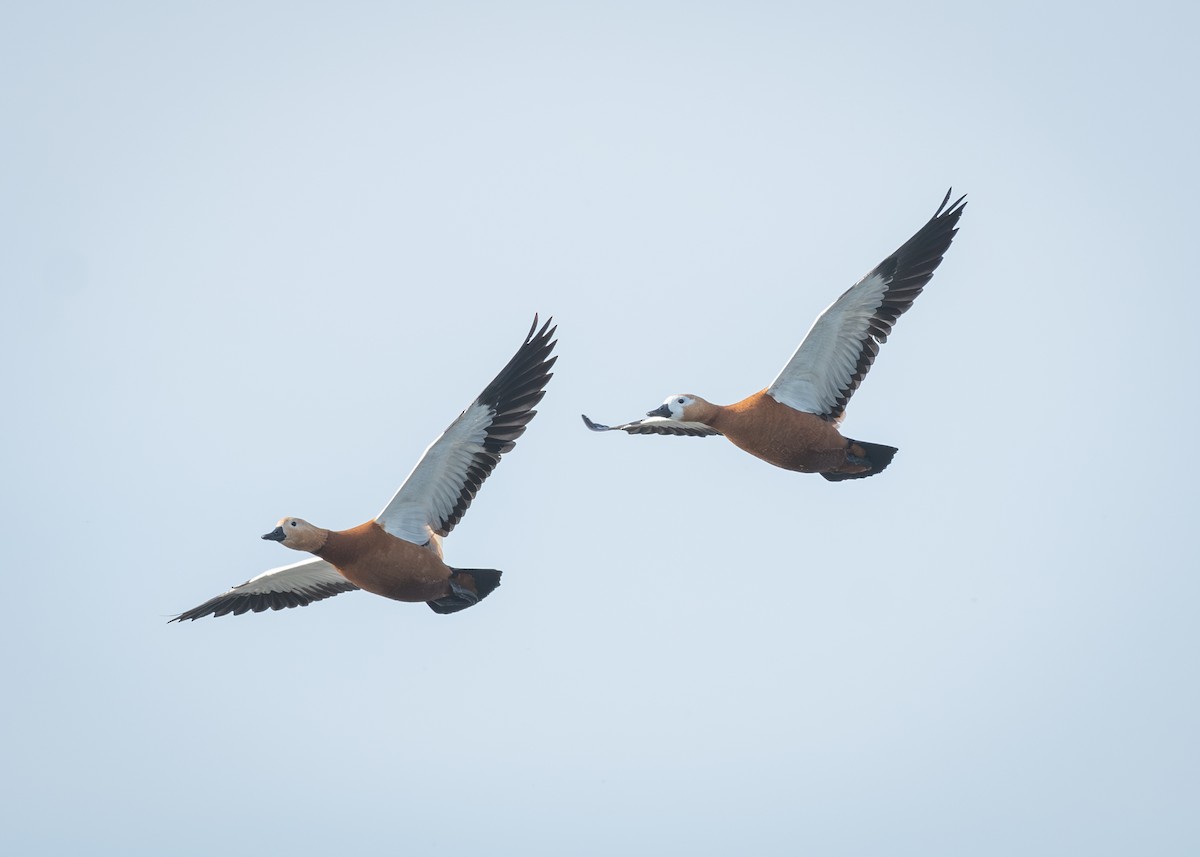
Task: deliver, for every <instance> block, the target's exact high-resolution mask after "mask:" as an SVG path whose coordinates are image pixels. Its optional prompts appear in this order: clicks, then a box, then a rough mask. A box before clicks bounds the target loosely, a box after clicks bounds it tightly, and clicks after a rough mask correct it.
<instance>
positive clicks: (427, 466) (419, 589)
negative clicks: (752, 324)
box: [170, 315, 558, 622]
mask: <svg viewBox="0 0 1200 857" xmlns="http://www.w3.org/2000/svg"><path fill="white" fill-rule="evenodd" d="M555 330H557V328H553V327H551V326H550V320H547V321H546V323H545V324H544V325H543V326H542V328H541V329H540V330H538V319H537V316H536V315H535V316H534V317H533V326H532V327H530V329H529V333H528V335H526V337H525V342H524V343H523V344H522V345H521V347H520V348H519V349H518V350H517V353H516V354H515V355H514V356H513V358H512V360H510V361H509V362H508V365H506V366H505V367H504V368H503V369H501V370H500V374H498V375H497V376H496V377H495V378H494V379H493V380H492V382H491V383H490V384H488V385H487V387H486V388H485V389H484V391H483V392H482V393H480V394H479V396H478V397H477V398H476V399H475V401H473V402H472V403H471V404H470V405H469V406H467V409H466V410H465V411H463V412H462V413H461V414H460V415H459V416H458V418H457V419H456V420H454V422H452V423H451V424H450V427H449V428H447V429H446V430H445V431H444V432H442V435H441V437H439V438H438V439H437V440H435V441H434V442H433V443H432V444H430V446H429V448H428V449H426V450H425V454H424V455H423V456H421V460H420V461H418V462H417V466H416V467H414V468H413V471H412V473H410V474H409V475H408V478H407V479H406V480H404V484H403V485H401V486H400V488H399V490H398V491H396V495H395V496H394V497H393V498H392V499H391V502H389V503H388V504H387V506H386V507H385V508H384V510H383V511H382V512H380V513H379V515H378V517H376V518H374V519H373V520H370V521H367V522H366V523H365V524H361V525H359V526H357V527H353V528H351V529H348V530H326V529H323V528H321V527H318V526H315V525H313V524H310V523H308V522H307V521H305V520H303V519H301V518H283V519H282V520H281V521H279V524H278V525H277V526H276V527H275V529H273V530H272V531H271V532H269V533H267V534H266V535H265V536H263V538H264V539H269V540H271V541H276V542H279V543H280V544H281V545H283V546H284V547H288V548H292V549H294V550H298V551H302V552H308V553H311V554H313V555H314V556H313V557H311V558H309V559H305V560H301V561H300V562H297V563H293V564H291V565H285V566H281V567H279V568H273V569H271V570H270V571H266V572H264V573H262V574H260V575H259V576H258V577H255V578H252V579H251V580H248V581H246V582H245V583H243V584H241V585H240V586H235V587H233V588H232V589H230V590H228V591H227V592H224V593H222V594H220V595H218V596H216V597H215V598H210V599H209V600H208V601H205V602H204V603H203V604H201V605H200V606H198V607H193V608H192V609H191V610H187V611H185V612H183V613H180V614H179V615H178V616H176V617H175V618H174V619H171V620H170V621H172V622H179V621H182V620H184V619H192V620H195V619H199V618H201V617H203V616H224V615H226V614H228V613H233V614H234V615H240V614H242V613H246V612H248V611H253V612H255V613H261V612H262V611H264V610H267V609H270V610H282V609H284V608H286V607H303V606H305V605H308V604H311V603H312V602H314V601H320V600H321V599H323V598H329V597H330V596H333V595H337V594H338V593H340V592H349V591H350V590H353V589H365V590H366V591H367V592H371V593H374V594H375V595H382V596H384V597H386V598H394V599H396V600H397V601H414V602H415V601H424V602H425V603H427V604H428V605H429V606H430V607H431V608H432V609H433V610H434V612H436V613H455V612H457V611H459V610H464V609H466V608H467V607H471V606H472V605H474V604H477V603H479V601H480V600H481V599H483V598H485V597H487V595H488V594H489V593H491V591H492V590H493V589H495V588H496V587H497V586H499V585H500V574H501V572H499V571H498V570H496V569H494V568H452V567H450V566H449V565H446V563H445V562H444V561H443V560H442V539H443V538H444V537H445V536H447V535H449V534H450V531H451V530H453V529H454V525H455V524H457V523H458V522H459V521H460V520H461V519H462V516H463V514H464V513H465V512H466V511H467V508H468V507H469V506H470V505H471V501H472V500H473V499H475V494H476V492H477V491H479V486H480V485H482V484H483V481H484V480H485V479H486V478H487V477H488V475H489V474H491V472H492V470H493V469H494V468H495V466H496V464H497V463H498V462H499V461H500V456H501V455H502V454H504V453H506V452H508V451H510V450H511V449H512V448H513V447H514V446H515V445H516V441H517V438H519V437H520V436H521V435H522V434H524V433H525V427H526V426H527V425H528V423H529V421H530V420H531V419H533V416H534V414H536V413H537V411H535V410H533V407H534V405H536V404H537V403H538V402H539V401H541V399H542V396H544V395H545V394H546V393H545V387H546V384H547V382H549V380H550V378H551V377H552V373H551V372H550V368H551V367H552V366H553V365H554V362H555V361H556V360H557V359H558V358H557V357H551V356H550V352H551V351H552V350H553V349H554V346H555V345H556V344H557V342H556V341H555V340H552V339H551V337H553V336H554V332H555ZM535 331H536V332H535Z"/></svg>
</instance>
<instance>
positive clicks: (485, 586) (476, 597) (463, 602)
mask: <svg viewBox="0 0 1200 857" xmlns="http://www.w3.org/2000/svg"><path fill="white" fill-rule="evenodd" d="M503 573H504V572H502V571H497V570H496V569H494V568H456V569H454V571H453V573H452V574H451V575H450V594H449V595H447V596H445V597H444V598H439V599H437V600H436V601H426V602H425V603H426V604H428V605H429V609H431V610H432V611H433V612H434V613H457V612H458V611H459V610H466V609H467V608H468V607H472V606H474V605H476V604H478V603H479V602H480V601H482V600H483V599H484V598H487V597H488V596H489V595H490V594H491V593H492V590H493V589H495V588H496V587H497V586H499V585H500V575H501V574H503Z"/></svg>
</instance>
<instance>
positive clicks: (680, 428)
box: [580, 414, 720, 437]
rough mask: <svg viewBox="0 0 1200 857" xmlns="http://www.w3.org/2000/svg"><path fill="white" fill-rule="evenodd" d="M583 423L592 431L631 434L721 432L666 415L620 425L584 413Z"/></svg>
mask: <svg viewBox="0 0 1200 857" xmlns="http://www.w3.org/2000/svg"><path fill="white" fill-rule="evenodd" d="M580 416H581V417H583V424H584V425H585V426H587V427H588V428H590V429H591V430H592V431H624V432H628V433H629V434H674V435H685V436H687V437H708V436H709V435H713V434H720V432H719V431H717V430H716V429H715V428H710V427H709V426H706V425H705V424H704V423H685V422H681V421H680V420H670V419H667V418H666V417H649V418H647V419H644V420H634V421H633V422H631V423H622V424H621V425H619V426H606V425H601V424H600V423H597V422H592V420H590V419H588V418H587V416H585V415H584V414H580Z"/></svg>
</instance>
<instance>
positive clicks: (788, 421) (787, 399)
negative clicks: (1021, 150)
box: [580, 189, 966, 482]
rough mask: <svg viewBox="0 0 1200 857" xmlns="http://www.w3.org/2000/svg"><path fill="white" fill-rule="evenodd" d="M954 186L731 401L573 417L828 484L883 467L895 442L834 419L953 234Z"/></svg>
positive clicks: (676, 397) (677, 396)
mask: <svg viewBox="0 0 1200 857" xmlns="http://www.w3.org/2000/svg"><path fill="white" fill-rule="evenodd" d="M952 191H953V189H951V190H949V191H947V192H946V196H945V198H944V199H943V200H942V203H941V205H939V206H938V208H937V210H936V211H935V212H934V214H933V217H931V218H930V219H929V221H928V222H927V223H926V224H925V225H924V226H922V227H921V228H920V229H918V230H917V232H916V233H915V234H914V235H913V236H912V237H911V238H909V239H908V240H907V241H905V242H904V243H903V244H902V245H900V248H899V249H897V250H896V252H894V253H892V254H891V255H890V256H888V257H887V258H886V259H884V260H883V261H882V262H880V263H879V264H878V265H876V266H875V267H874V268H873V269H872V270H871V271H870V273H868V274H867V275H866V276H865V277H863V278H862V279H861V280H859V281H858V282H857V283H856V284H855V285H853V286H851V287H850V288H849V289H847V290H846V291H845V292H843V293H842V295H841V296H840V297H839V298H838V299H837V300H836V301H834V302H833V303H832V304H831V305H830V306H829V307H828V308H827V309H826V310H825V311H824V312H822V313H821V314H820V316H818V317H817V320H816V322H814V323H813V326H812V327H811V328H810V329H809V331H808V334H807V335H806V336H805V337H804V340H803V341H802V342H801V343H800V346H799V347H798V348H797V349H796V351H795V353H794V354H793V355H792V357H791V359H790V360H789V361H788V362H787V364H786V365H785V366H784V367H783V369H782V370H781V371H780V373H779V374H778V376H776V378H775V380H774V381H772V382H771V383H770V385H769V386H767V387H766V388H764V389H762V390H759V391H758V392H756V393H753V394H752V395H750V396H748V397H746V398H745V399H742V400H741V401H739V402H735V403H734V404H731V405H717V404H713V403H712V402H710V401H708V400H706V399H704V398H701V397H700V396H697V395H695V394H693V393H674V394H672V395H670V396H668V397H667V398H666V400H665V401H663V403H662V404H661V405H659V406H658V407H656V408H654V409H653V410H651V411H648V412H647V413H646V419H641V420H635V421H633V422H628V423H623V424H621V425H611V426H610V425H604V424H602V423H598V422H595V421H593V420H591V419H589V418H588V416H587V415H586V414H581V415H580V416H582V417H583V423H584V425H585V426H587V427H588V428H589V429H591V430H592V431H596V432H608V431H623V432H626V433H627V434H661V435H675V436H686V437H710V436H713V435H723V436H724V437H725V438H726V439H728V440H729V441H730V442H731V443H733V444H734V445H735V446H737V447H738V448H740V449H742V450H744V451H745V452H748V453H750V454H751V455H753V456H755V457H756V458H759V459H761V460H763V461H766V462H768V463H770V464H773V465H775V466H776V467H781V468H783V469H784V470H791V471H795V472H798V473H819V474H821V476H822V477H824V478H825V479H827V480H828V481H830V482H841V481H844V480H848V479H864V478H866V477H869V476H874V475H876V474H878V473H882V472H883V471H884V470H885V469H886V468H887V466H888V465H889V464H890V463H891V462H892V459H893V457H894V456H895V455H896V452H897V451H898V450H897V448H896V447H894V446H887V445H885V444H880V443H868V442H865V441H861V440H854V439H852V438H848V437H846V436H844V435H843V434H842V433H841V431H840V430H839V426H840V424H841V422H842V419H843V417H844V415H845V411H846V404H847V403H848V402H849V401H850V397H851V396H853V395H854V391H855V390H857V389H858V387H859V385H860V384H861V383H862V380H863V378H865V377H866V375H867V372H868V371H869V370H870V368H871V366H872V365H873V364H874V362H875V357H876V356H877V355H878V353H879V346H880V345H882V344H883V343H884V342H886V341H887V338H888V336H889V335H890V334H891V333H892V327H893V325H895V323H896V320H897V319H898V318H899V317H900V316H901V315H903V314H904V313H905V312H907V311H908V309H909V307H911V306H912V304H913V301H914V300H916V298H917V296H918V295H920V294H921V291H922V290H923V289H924V288H925V286H926V284H927V283H928V282H929V281H930V279H931V278H932V277H933V272H934V271H935V270H936V269H937V267H938V266H939V265H941V263H942V258H943V256H944V255H945V254H946V251H947V250H948V249H949V248H950V243H951V242H952V241H953V240H954V236H955V235H956V234H957V233H958V221H959V218H960V217H962V213H963V209H964V208H965V207H966V201H965V200H966V196H965V195H964V196H960V197H959V198H958V199H957V200H955V202H953V203H951V204H949V205H948V203H950V196H951V193H952Z"/></svg>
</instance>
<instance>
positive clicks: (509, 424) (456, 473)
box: [376, 315, 558, 545]
mask: <svg viewBox="0 0 1200 857" xmlns="http://www.w3.org/2000/svg"><path fill="white" fill-rule="evenodd" d="M550 322H551V319H547V320H546V323H545V324H544V325H542V329H541V330H538V331H537V333H536V334H535V333H534V331H535V330H536V329H537V316H536V315H535V316H534V317H533V326H532V327H530V328H529V333H528V334H527V335H526V337H525V342H524V344H523V345H522V346H521V347H520V348H519V349H517V353H516V354H515V355H513V358H512V360H510V361H508V365H507V366H505V367H504V368H503V369H501V370H500V374H499V375H497V376H496V377H495V379H493V380H492V383H490V384H488V385H487V387H486V388H485V389H484V391H483V392H482V393H480V394H479V396H478V398H476V399H475V401H474V402H472V403H471V404H470V405H469V406H468V407H467V409H466V410H465V411H463V412H462V413H461V414H460V415H459V417H458V419H456V420H455V421H454V422H452V423H451V424H450V427H449V428H448V429H446V430H445V431H444V432H442V436H441V437H439V438H438V439H437V440H435V441H434V442H433V443H432V444H430V445H429V448H428V449H426V450H425V454H424V455H423V456H421V460H420V461H418V462H417V466H416V467H414V468H413V471H412V473H410V474H409V475H408V478H407V479H405V480H404V484H403V485H401V486H400V489H399V490H398V491H397V492H396V495H395V496H394V497H392V500H391V502H390V503H388V504H387V507H386V508H384V510H383V511H382V512H380V513H379V516H378V517H377V518H376V520H377V521H378V522H379V525H380V526H382V527H383V528H384V529H385V530H387V531H388V532H389V533H391V534H392V535H393V536H396V537H397V538H401V539H405V540H407V541H410V542H412V543H413V544H418V545H422V544H425V543H426V542H428V541H429V539H430V536H431V534H436V535H439V536H446V535H449V533H450V531H451V530H452V529H454V525H455V524H457V523H458V522H459V520H460V519H461V518H462V516H463V513H465V512H466V511H467V508H468V507H469V506H470V505H471V501H472V500H474V499H475V493H476V492H477V491H478V490H479V486H480V485H482V484H483V480H484V479H487V477H488V475H489V474H490V473H491V472H492V469H493V468H495V466H496V464H497V462H499V461H500V456H501V455H502V454H503V453H505V452H508V451H509V450H510V449H512V448H513V447H514V446H515V445H516V441H517V438H519V437H520V436H521V435H522V434H524V433H525V426H526V424H527V423H528V422H529V421H530V420H531V419H533V415H534V414H536V413H537V411H535V410H533V406H534V405H536V404H537V403H538V402H540V401H541V400H542V396H544V395H546V392H545V390H544V389H543V388H544V387H545V386H546V383H547V382H548V381H549V380H550V378H551V377H552V373H551V372H550V367H551V366H553V365H554V362H555V361H556V360H557V359H558V358H557V357H551V356H550V352H551V351H552V350H553V349H554V346H555V345H556V344H557V342H556V341H554V340H551V337H552V336H554V331H555V330H557V329H558V328H554V327H551V326H550Z"/></svg>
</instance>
